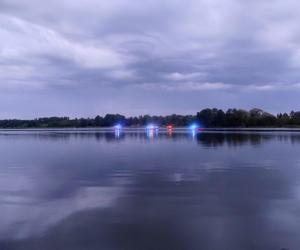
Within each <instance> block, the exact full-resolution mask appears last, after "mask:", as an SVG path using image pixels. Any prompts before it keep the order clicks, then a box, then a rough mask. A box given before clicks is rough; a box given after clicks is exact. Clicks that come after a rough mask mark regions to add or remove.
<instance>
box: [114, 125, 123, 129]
mask: <svg viewBox="0 0 300 250" xmlns="http://www.w3.org/2000/svg"><path fill="white" fill-rule="evenodd" d="M114 129H117V130H120V129H122V125H121V124H116V125H115V126H114Z"/></svg>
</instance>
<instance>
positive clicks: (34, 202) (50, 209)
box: [0, 186, 122, 239]
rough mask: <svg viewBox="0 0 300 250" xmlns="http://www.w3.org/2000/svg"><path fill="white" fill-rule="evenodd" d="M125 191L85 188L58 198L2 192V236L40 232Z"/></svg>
mask: <svg viewBox="0 0 300 250" xmlns="http://www.w3.org/2000/svg"><path fill="white" fill-rule="evenodd" d="M35 188H36V189H37V188H39V187H37V186H36V187H35ZM121 193H122V188H121V187H83V188H81V189H80V190H78V193H77V194H76V195H74V196H70V197H65V198H62V199H55V200H38V199H35V197H26V196H25V197H22V196H14V195H0V203H1V206H0V213H1V215H2V216H3V218H2V219H1V225H0V235H1V236H2V237H0V239H1V238H9V239H10V238H11V237H13V238H27V237H31V236H33V235H39V234H41V233H43V232H44V231H46V230H47V229H49V227H50V226H53V225H55V224H56V223H58V222H59V221H60V220H62V219H64V218H66V217H68V216H70V215H71V214H73V213H76V212H79V211H84V210H88V209H93V208H105V207H109V206H112V205H113V202H114V201H115V200H116V199H117V198H118V197H119V196H120V194H121Z"/></svg>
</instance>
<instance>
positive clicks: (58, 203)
mask: <svg viewBox="0 0 300 250" xmlns="http://www.w3.org/2000/svg"><path fill="white" fill-rule="evenodd" d="M148 132H149V131H126V130H119V131H113V130H112V131H106V132H101V131H89V132H68V131H64V132H59V131H53V132H28V131H27V132H16V131H13V132H3V131H1V132H0V154H1V155H0V156H1V157H0V222H1V223H0V249H1V250H2V249H5V250H6V249H8V250H10V249H29V250H31V249H46V250H47V249H72V250H73V249H105V250H110V249H112V250H115V249H116V250H118V249H126V250H127V249H128V250H129V249H130V250H131V249H137V250H140V249H174V250H176V249H192V250H193V249H195V250H196V249H212V250H214V249H232V250H235V249H236V250H238V249H246V250H247V249H267V250H268V249H278V250H280V249H284V248H285V249H298V246H299V245H300V238H299V233H298V232H299V231H300V221H299V215H300V178H299V177H300V156H299V152H300V151H299V149H300V134H299V133H288V132H285V133H212V132H205V133H203V132H197V133H195V134H193V133H191V131H176V130H174V131H172V132H170V131H164V130H159V131H154V130H153V131H152V132H153V133H152V134H151V135H150V134H149V133H148Z"/></svg>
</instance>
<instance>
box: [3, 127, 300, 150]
mask: <svg viewBox="0 0 300 250" xmlns="http://www.w3.org/2000/svg"><path fill="white" fill-rule="evenodd" d="M0 137H5V138H11V139H22V138H24V137H25V138H30V139H34V140H41V141H44V140H48V141H54V142H55V141H69V140H85V139H95V140H97V141H99V142H102V141H103V142H108V143H110V142H112V143H113V142H122V141H124V140H126V139H128V140H132V141H145V142H147V141H149V140H150V139H151V141H163V140H172V141H180V140H189V139H191V134H190V131H181V132H178V131H177V132H176V131H175V132H172V133H168V132H167V131H160V132H158V133H154V134H153V136H152V137H151V138H150V137H149V134H147V132H146V131H130V132H128V131H120V132H118V133H117V132H116V131H113V130H111V131H85V132H82V131H51V132H49V131H38V132H11V133H1V134H0ZM196 140H197V142H198V143H199V144H201V145H204V146H209V147H218V146H224V145H227V146H233V147H234V146H240V145H244V144H249V145H260V144H261V143H263V142H266V141H270V140H277V141H280V142H291V143H294V144H296V143H300V133H290V132H272V133H270V132H269V133H263V132H261V133H260V132H250V133H246V132H199V133H197V134H196Z"/></svg>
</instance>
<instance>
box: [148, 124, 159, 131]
mask: <svg viewBox="0 0 300 250" xmlns="http://www.w3.org/2000/svg"><path fill="white" fill-rule="evenodd" d="M146 129H147V130H154V129H158V126H157V125H154V124H148V125H147V126H146Z"/></svg>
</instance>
